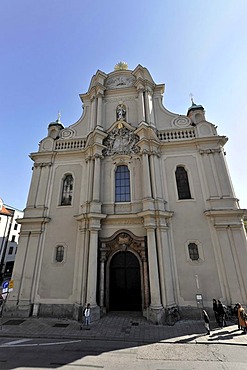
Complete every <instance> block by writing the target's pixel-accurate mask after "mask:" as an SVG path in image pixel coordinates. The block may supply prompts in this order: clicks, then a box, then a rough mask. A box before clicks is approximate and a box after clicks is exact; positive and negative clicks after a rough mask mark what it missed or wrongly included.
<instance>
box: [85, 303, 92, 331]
mask: <svg viewBox="0 0 247 370" xmlns="http://www.w3.org/2000/svg"><path fill="white" fill-rule="evenodd" d="M84 316H85V325H86V326H87V327H88V326H89V325H90V323H91V309H90V303H88V304H87V307H86V308H85V311H84Z"/></svg>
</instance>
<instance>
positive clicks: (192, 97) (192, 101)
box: [190, 93, 195, 105]
mask: <svg viewBox="0 0 247 370" xmlns="http://www.w3.org/2000/svg"><path fill="white" fill-rule="evenodd" d="M190 100H191V105H195V102H194V95H193V94H192V93H190Z"/></svg>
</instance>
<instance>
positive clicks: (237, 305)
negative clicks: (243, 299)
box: [233, 303, 241, 330]
mask: <svg viewBox="0 0 247 370" xmlns="http://www.w3.org/2000/svg"><path fill="white" fill-rule="evenodd" d="M238 309H239V304H238V303H236V304H235V306H234V309H233V312H234V315H235V317H236V319H237V323H238V330H240V329H241V326H240V324H239V318H238Z"/></svg>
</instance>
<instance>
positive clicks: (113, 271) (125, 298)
mask: <svg viewBox="0 0 247 370" xmlns="http://www.w3.org/2000/svg"><path fill="white" fill-rule="evenodd" d="M109 295H110V296H109V308H110V310H112V311H141V309H142V297H141V273H140V263H139V260H138V258H137V257H136V256H135V255H134V253H131V252H128V251H124V252H121V251H120V252H117V253H116V254H115V255H114V256H113V257H112V259H111V263H110V294H109Z"/></svg>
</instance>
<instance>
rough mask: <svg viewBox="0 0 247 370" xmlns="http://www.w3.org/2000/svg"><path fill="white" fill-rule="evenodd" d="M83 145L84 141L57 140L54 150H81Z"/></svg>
mask: <svg viewBox="0 0 247 370" xmlns="http://www.w3.org/2000/svg"><path fill="white" fill-rule="evenodd" d="M85 144H86V139H74V140H57V141H56V145H55V150H81V149H84V147H85Z"/></svg>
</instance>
